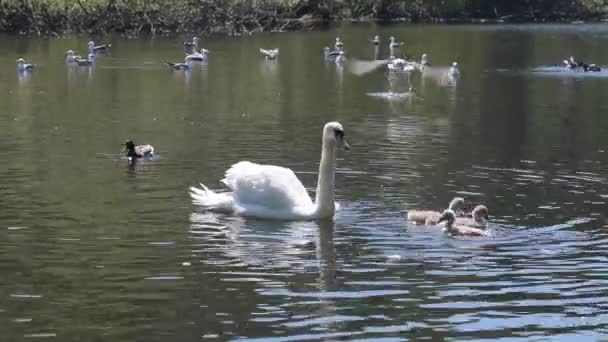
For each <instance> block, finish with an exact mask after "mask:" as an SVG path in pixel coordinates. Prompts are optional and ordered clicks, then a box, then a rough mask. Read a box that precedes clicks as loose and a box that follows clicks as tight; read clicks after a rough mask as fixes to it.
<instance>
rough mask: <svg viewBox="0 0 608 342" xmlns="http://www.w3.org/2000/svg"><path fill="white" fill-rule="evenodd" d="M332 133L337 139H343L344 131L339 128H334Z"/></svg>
mask: <svg viewBox="0 0 608 342" xmlns="http://www.w3.org/2000/svg"><path fill="white" fill-rule="evenodd" d="M334 135H335V136H336V138H337V139H339V140H343V139H344V131H343V130H341V129H339V128H334Z"/></svg>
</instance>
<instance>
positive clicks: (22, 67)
mask: <svg viewBox="0 0 608 342" xmlns="http://www.w3.org/2000/svg"><path fill="white" fill-rule="evenodd" d="M33 69H34V64H31V63H26V62H25V59H23V58H21V57H20V58H19V59H17V71H19V72H24V71H32V70H33Z"/></svg>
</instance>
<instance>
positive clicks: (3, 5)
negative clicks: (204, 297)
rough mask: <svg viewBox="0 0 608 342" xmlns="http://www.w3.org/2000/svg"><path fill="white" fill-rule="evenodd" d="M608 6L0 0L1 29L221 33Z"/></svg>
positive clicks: (597, 14)
mask: <svg viewBox="0 0 608 342" xmlns="http://www.w3.org/2000/svg"><path fill="white" fill-rule="evenodd" d="M606 14H608V0H447V1H446V0H0V31H3V32H14V33H39V34H52V33H64V32H93V33H97V32H102V33H103V32H125V33H130V34H137V33H165V32H186V31H188V32H222V33H227V34H239V33H253V32H257V31H269V30H301V29H310V28H313V27H315V26H317V25H318V24H320V23H326V22H331V21H338V20H351V19H355V20H359V19H362V20H394V19H401V20H409V21H418V22H428V21H459V20H462V21H467V20H473V19H479V18H486V19H496V20H501V21H526V22H531V21H573V20H599V19H602V18H604V16H605V15H606Z"/></svg>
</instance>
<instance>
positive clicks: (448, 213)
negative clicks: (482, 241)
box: [438, 209, 488, 236]
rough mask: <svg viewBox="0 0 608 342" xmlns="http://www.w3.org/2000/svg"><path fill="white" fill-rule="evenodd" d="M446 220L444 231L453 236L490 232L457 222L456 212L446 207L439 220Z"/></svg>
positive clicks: (481, 234)
mask: <svg viewBox="0 0 608 342" xmlns="http://www.w3.org/2000/svg"><path fill="white" fill-rule="evenodd" d="M444 221H445V222H446V224H445V229H444V231H445V232H446V233H447V234H450V235H452V236H487V235H488V232H487V231H486V230H483V229H479V228H475V227H470V226H467V225H463V224H459V223H457V222H456V214H454V211H453V210H451V209H446V210H445V211H444V212H443V214H442V215H441V217H440V218H439V222H438V223H441V222H444Z"/></svg>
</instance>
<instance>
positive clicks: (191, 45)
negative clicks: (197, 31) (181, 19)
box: [184, 37, 199, 54]
mask: <svg viewBox="0 0 608 342" xmlns="http://www.w3.org/2000/svg"><path fill="white" fill-rule="evenodd" d="M198 42H199V38H198V37H192V41H191V42H184V49H186V53H187V54H191V53H193V52H196V51H198Z"/></svg>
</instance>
